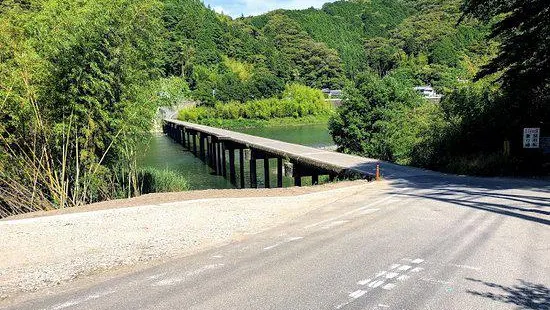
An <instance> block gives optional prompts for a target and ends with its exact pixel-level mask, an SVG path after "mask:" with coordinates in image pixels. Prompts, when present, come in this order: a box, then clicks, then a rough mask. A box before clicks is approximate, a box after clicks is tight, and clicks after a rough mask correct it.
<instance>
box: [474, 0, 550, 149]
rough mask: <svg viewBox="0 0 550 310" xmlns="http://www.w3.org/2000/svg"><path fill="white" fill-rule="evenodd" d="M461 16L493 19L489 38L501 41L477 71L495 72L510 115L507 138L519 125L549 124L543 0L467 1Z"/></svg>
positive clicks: (548, 25)
mask: <svg viewBox="0 0 550 310" xmlns="http://www.w3.org/2000/svg"><path fill="white" fill-rule="evenodd" d="M464 8H465V15H464V16H463V17H467V16H475V17H478V18H480V19H484V20H487V21H490V20H493V19H496V21H495V22H494V24H493V27H492V33H491V37H493V38H496V39H498V40H499V41H500V42H501V45H500V51H499V53H498V55H497V56H496V57H495V58H493V59H492V60H491V61H490V62H489V63H488V64H487V65H485V66H484V67H483V69H482V70H481V71H480V72H479V74H478V75H477V77H478V78H482V77H484V76H488V75H490V74H493V73H498V74H499V75H500V81H501V82H502V83H503V90H504V91H505V97H506V98H507V104H503V106H502V109H506V110H507V112H508V113H507V114H508V115H509V116H512V115H513V117H511V118H510V119H509V121H510V123H509V125H510V126H509V128H510V129H511V130H512V131H511V132H509V136H510V138H511V137H513V136H516V135H515V133H517V132H519V130H520V129H521V127H528V126H541V125H542V126H543V127H547V126H548V120H549V119H550V86H549V85H550V52H549V51H550V36H549V35H548V34H549V33H550V18H548V16H549V15H550V3H548V1H545V0H533V1H518V0H506V1H504V0H499V1H497V0H491V1H478V0H468V1H466V2H465V5H464Z"/></svg>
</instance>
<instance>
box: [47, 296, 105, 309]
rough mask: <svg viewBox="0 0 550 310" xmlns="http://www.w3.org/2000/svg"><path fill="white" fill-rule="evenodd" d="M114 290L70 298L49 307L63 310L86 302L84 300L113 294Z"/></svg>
mask: <svg viewBox="0 0 550 310" xmlns="http://www.w3.org/2000/svg"><path fill="white" fill-rule="evenodd" d="M114 292H115V291H106V292H101V293H97V294H92V295H88V296H86V297H83V298H78V299H73V300H69V301H66V302H64V303H61V304H57V305H54V306H52V307H50V308H49V309H50V310H61V309H65V308H69V307H73V306H77V305H79V304H81V303H84V302H87V301H90V300H93V299H98V298H101V297H105V296H108V295H111V294H113V293H114Z"/></svg>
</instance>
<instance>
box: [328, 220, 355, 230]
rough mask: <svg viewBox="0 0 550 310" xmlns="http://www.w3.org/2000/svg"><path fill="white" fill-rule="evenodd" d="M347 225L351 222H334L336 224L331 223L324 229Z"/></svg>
mask: <svg viewBox="0 0 550 310" xmlns="http://www.w3.org/2000/svg"><path fill="white" fill-rule="evenodd" d="M346 223H349V221H334V222H330V223H328V225H325V226H323V229H330V228H334V227H336V226H341V225H344V224H346Z"/></svg>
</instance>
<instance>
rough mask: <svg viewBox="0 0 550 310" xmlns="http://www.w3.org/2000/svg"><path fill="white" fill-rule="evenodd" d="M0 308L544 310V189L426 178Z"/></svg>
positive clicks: (547, 194)
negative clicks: (219, 244)
mask: <svg viewBox="0 0 550 310" xmlns="http://www.w3.org/2000/svg"><path fill="white" fill-rule="evenodd" d="M7 309H48V310H60V309H379V310H385V309H550V184H549V183H548V182H546V183H544V182H534V181H533V182H531V181H519V180H506V179H477V178H462V177H452V176H443V175H437V174H427V175H418V176H410V177H408V178H405V179H396V180H393V181H390V182H389V183H388V187H387V188H386V189H383V190H380V191H379V192H376V193H364V194H357V195H355V196H350V197H347V198H345V199H342V200H341V201H338V202H336V203H332V204H327V205H324V206H322V207H320V208H319V209H318V210H316V211H315V212H312V213H310V214H307V215H306V216H304V217H301V218H299V219H297V220H295V221H293V222H292V223H289V224H288V225H285V226H284V227H279V228H277V229H275V230H271V231H267V232H262V233H258V234H256V235H253V236H251V237H249V238H248V239H246V240H242V241H240V242H237V243H233V244H230V245H227V246H224V247H221V248H216V249H214V250H211V251H208V252H204V253H200V254H197V255H194V256H191V257H186V258H182V259H177V260H174V261H169V262H165V263H162V264H159V265H157V266H155V267H151V268H149V269H145V270H139V271H133V272H129V273H126V274H121V275H120V274H119V275H116V276H115V275H113V276H110V277H107V278H103V279H101V280H97V281H92V282H91V283H87V284H85V285H83V284H78V285H76V284H75V285H74V287H72V288H70V289H68V288H64V289H58V290H53V291H51V292H50V293H49V294H47V295H46V296H43V295H42V296H39V297H36V298H35V299H31V300H28V301H22V302H18V303H16V304H12V305H11V306H9V307H8V308H7Z"/></svg>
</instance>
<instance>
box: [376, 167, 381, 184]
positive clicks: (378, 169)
mask: <svg viewBox="0 0 550 310" xmlns="http://www.w3.org/2000/svg"><path fill="white" fill-rule="evenodd" d="M376 181H380V165H379V164H377V165H376Z"/></svg>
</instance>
